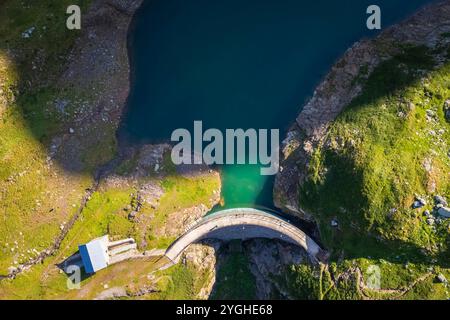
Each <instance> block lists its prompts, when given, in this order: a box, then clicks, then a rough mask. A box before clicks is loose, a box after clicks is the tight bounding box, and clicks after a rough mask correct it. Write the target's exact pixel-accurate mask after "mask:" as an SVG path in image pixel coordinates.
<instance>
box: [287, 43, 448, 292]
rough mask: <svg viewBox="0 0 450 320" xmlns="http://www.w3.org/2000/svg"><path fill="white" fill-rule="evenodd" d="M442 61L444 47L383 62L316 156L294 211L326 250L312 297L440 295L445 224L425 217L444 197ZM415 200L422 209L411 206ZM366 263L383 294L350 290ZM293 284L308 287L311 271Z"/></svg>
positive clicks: (444, 69)
mask: <svg viewBox="0 0 450 320" xmlns="http://www.w3.org/2000/svg"><path fill="white" fill-rule="evenodd" d="M446 52H447V55H446ZM442 57H446V59H442ZM449 57H450V55H448V49H447V48H438V49H434V50H431V49H428V48H425V47H405V48H404V50H403V52H402V54H400V55H398V56H396V57H394V58H392V59H390V60H388V61H385V62H383V63H382V64H381V65H380V66H379V67H377V68H376V70H375V71H374V72H373V73H372V74H371V75H370V77H369V79H367V80H366V83H365V84H364V90H363V93H362V94H361V95H360V96H359V97H358V98H356V99H355V100H354V101H353V102H352V103H351V104H350V105H349V106H348V107H347V108H346V109H345V110H344V111H343V112H342V113H341V114H340V115H339V117H338V118H337V119H336V120H335V121H334V122H333V123H332V125H331V127H330V129H329V131H328V133H327V136H326V138H325V140H324V143H323V144H322V145H321V146H319V147H318V148H317V149H316V150H315V152H314V155H313V159H312V161H311V163H310V166H309V172H308V178H307V181H306V183H304V184H303V185H302V186H301V191H300V204H301V206H302V207H304V208H307V209H308V211H310V212H312V213H313V214H314V216H315V217H316V220H317V222H318V225H319V229H320V232H321V236H322V240H323V242H324V245H325V246H326V247H327V248H328V249H330V251H331V265H330V267H329V268H326V269H324V270H322V272H321V274H322V275H321V277H320V279H321V280H320V283H321V288H320V290H319V291H320V293H318V294H317V296H319V297H321V298H346V299H347V298H363V297H367V296H369V297H372V298H373V297H375V298H406V299H408V298H409V299H411V298H424V299H425V298H447V297H448V291H447V289H446V287H445V285H444V284H442V283H438V281H436V276H437V274H439V273H442V274H444V275H447V278H448V275H449V272H448V269H447V268H448V267H449V262H450V259H449V257H450V256H449V251H450V247H449V244H450V241H449V240H450V235H449V233H450V226H449V224H450V219H443V218H439V217H438V215H437V213H436V212H435V211H433V207H434V201H433V197H434V196H435V195H441V196H444V197H446V198H447V199H450V175H449V174H450V156H449V151H450V123H449V122H448V121H447V120H446V119H445V115H444V104H445V101H446V100H448V99H449V98H450V62H449V59H448V58H449ZM439 59H441V61H437V60H439ZM442 60H445V62H443V61H442ZM416 196H419V197H422V198H424V199H426V201H427V205H426V206H424V207H422V208H419V209H413V208H412V204H413V202H414V200H415V197H416ZM425 210H429V211H430V212H431V213H432V214H433V215H434V217H435V223H434V224H433V225H430V224H429V223H427V221H426V220H427V217H426V216H425V214H424V213H425ZM333 220H335V221H337V223H338V226H337V227H336V226H332V224H331V222H332V221H333ZM369 265H377V266H378V267H380V268H381V276H382V277H381V279H382V281H381V290H378V291H372V292H370V290H369V292H367V291H364V290H362V289H361V286H355V284H358V283H360V281H364V270H365V268H367V267H368V266H369ZM339 275H341V278H340V277H339ZM293 277H294V279H296V281H297V282H300V283H310V282H311V281H312V282H314V278H312V275H311V273H306V272H293ZM317 278H318V277H317ZM299 279H300V280H299ZM342 279H345V281H343V280H342ZM349 279H350V280H351V281H349ZM316 281H317V279H316ZM339 284H340V285H341V286H342V287H339ZM410 286H411V288H410ZM357 287H358V289H357ZM363 289H364V288H363Z"/></svg>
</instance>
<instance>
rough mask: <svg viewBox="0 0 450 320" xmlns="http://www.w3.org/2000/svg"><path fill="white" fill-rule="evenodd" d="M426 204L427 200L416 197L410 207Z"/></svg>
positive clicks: (414, 207) (419, 206)
mask: <svg viewBox="0 0 450 320" xmlns="http://www.w3.org/2000/svg"><path fill="white" fill-rule="evenodd" d="M426 205H427V202H426V201H425V200H424V199H422V198H419V197H416V201H414V203H413V205H412V208H413V209H418V208H422V207H424V206H426Z"/></svg>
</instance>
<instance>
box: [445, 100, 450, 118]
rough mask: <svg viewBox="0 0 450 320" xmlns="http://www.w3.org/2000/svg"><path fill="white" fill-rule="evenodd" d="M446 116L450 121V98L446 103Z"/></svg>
mask: <svg viewBox="0 0 450 320" xmlns="http://www.w3.org/2000/svg"><path fill="white" fill-rule="evenodd" d="M444 116H445V120H447V121H448V122H450V99H449V100H447V101H445V103H444Z"/></svg>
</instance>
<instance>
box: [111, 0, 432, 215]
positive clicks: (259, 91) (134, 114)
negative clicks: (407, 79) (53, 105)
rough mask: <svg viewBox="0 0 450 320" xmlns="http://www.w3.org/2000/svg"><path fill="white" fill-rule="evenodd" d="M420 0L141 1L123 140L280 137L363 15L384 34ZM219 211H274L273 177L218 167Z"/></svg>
mask: <svg viewBox="0 0 450 320" xmlns="http://www.w3.org/2000/svg"><path fill="white" fill-rule="evenodd" d="M429 2H432V1H429V0H428V1H426V0H408V1H405V0H377V1H373V0H370V1H369V0H353V1H351V0H342V1H335V0H316V1H300V0H297V1H295V0H244V1H243V0H226V1H225V0H190V1H186V0H146V1H145V3H144V4H143V6H142V7H141V8H140V10H139V11H138V12H137V14H136V16H135V19H134V22H133V27H132V28H131V32H130V37H129V46H130V54H131V68H132V74H133V77H132V88H131V93H130V97H129V104H128V112H127V114H126V116H125V118H124V120H123V123H122V128H121V130H120V135H121V136H122V137H124V138H125V139H126V140H128V141H129V142H131V143H140V142H156V141H161V140H167V139H169V138H170V135H171V133H172V131H173V130H174V129H176V128H186V129H189V130H191V129H192V128H193V122H194V120H202V121H203V127H204V130H206V129H207V128H218V129H223V130H224V129H226V128H230V129H235V128H243V129H247V128H255V129H260V128H267V129H271V128H279V129H280V140H282V139H283V138H284V132H285V130H286V129H287V128H288V126H289V125H290V124H291V123H292V122H293V121H294V119H295V117H296V115H297V114H298V112H299V111H300V108H301V106H302V105H303V104H304V102H305V101H306V100H307V98H308V97H310V96H311V95H312V93H313V90H314V87H315V86H316V85H317V84H318V83H319V81H320V80H321V78H322V77H323V76H324V75H325V74H326V73H327V71H328V70H329V68H330V67H331V65H332V64H333V62H334V61H335V60H336V59H337V58H339V56H340V55H342V53H343V52H344V51H345V50H346V49H347V48H348V47H350V46H351V45H352V44H353V43H354V42H355V41H357V40H359V39H360V38H362V37H372V36H374V35H376V32H374V31H370V30H368V29H367V28H366V19H367V17H368V15H367V14H366V9H367V7H368V6H369V5H371V4H377V5H379V6H380V7H381V12H382V26H383V28H386V27H387V26H388V25H391V24H393V23H395V22H398V21H400V20H401V19H403V18H405V17H407V16H408V15H410V14H411V13H413V12H414V11H416V10H417V9H418V8H420V7H421V6H422V5H424V4H426V3H429ZM222 178H223V197H224V199H225V205H226V207H236V206H267V207H272V206H273V205H272V185H273V176H261V175H260V174H259V167H258V166H251V165H233V166H231V165H230V166H224V167H223V170H222Z"/></svg>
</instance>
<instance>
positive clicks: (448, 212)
mask: <svg viewBox="0 0 450 320" xmlns="http://www.w3.org/2000/svg"><path fill="white" fill-rule="evenodd" d="M438 214H439V215H441V216H443V217H446V218H450V208H447V207H441V208H439V210H438Z"/></svg>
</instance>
